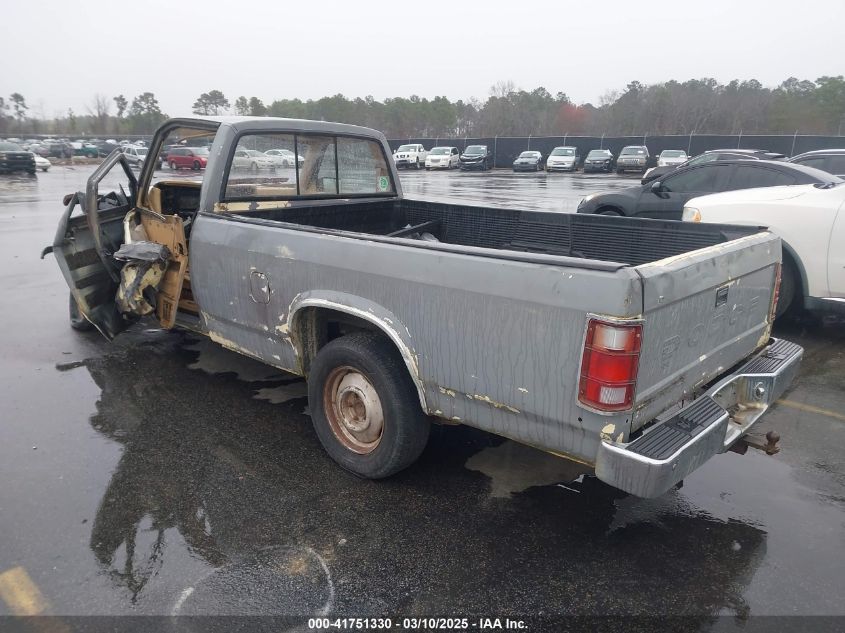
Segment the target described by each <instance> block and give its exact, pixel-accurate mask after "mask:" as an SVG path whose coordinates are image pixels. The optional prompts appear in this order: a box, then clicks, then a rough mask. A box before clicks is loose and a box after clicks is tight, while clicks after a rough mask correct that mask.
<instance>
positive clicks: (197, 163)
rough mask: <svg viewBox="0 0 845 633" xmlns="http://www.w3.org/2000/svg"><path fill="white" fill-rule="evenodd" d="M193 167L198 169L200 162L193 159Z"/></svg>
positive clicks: (195, 169)
mask: <svg viewBox="0 0 845 633" xmlns="http://www.w3.org/2000/svg"><path fill="white" fill-rule="evenodd" d="M193 168H194V171H199V170H200V162H199V161H198V160H195V161H194V164H193Z"/></svg>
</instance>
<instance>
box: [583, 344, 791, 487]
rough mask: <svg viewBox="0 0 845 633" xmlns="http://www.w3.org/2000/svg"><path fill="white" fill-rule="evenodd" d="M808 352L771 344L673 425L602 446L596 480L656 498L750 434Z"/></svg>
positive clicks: (672, 420)
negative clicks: (623, 441) (630, 439)
mask: <svg viewBox="0 0 845 633" xmlns="http://www.w3.org/2000/svg"><path fill="white" fill-rule="evenodd" d="M803 354H804V350H803V348H801V347H800V346H799V345H796V344H795V343H790V342H789V341H784V340H779V339H772V342H771V343H770V344H769V345H768V346H767V347H766V348H764V349H763V350H761V351H760V352H758V353H757V354H756V355H755V356H753V357H752V358H751V359H750V360H749V361H748V362H746V363H745V364H744V365H743V366H742V367H740V368H739V369H738V370H737V371H736V372H734V373H733V374H730V375H728V376H726V377H724V378H722V379H721V380H720V381H719V382H718V383H716V384H715V385H714V386H713V387H711V388H710V389H709V390H707V392H706V393H705V394H704V395H702V396H701V397H699V398H697V399H696V400H695V401H693V402H692V403H691V404H689V405H688V406H686V407H684V408H683V409H681V410H680V411H679V412H678V413H676V414H675V415H673V416H672V417H671V418H670V419H668V420H666V421H664V422H661V423H659V424H656V425H654V426H653V427H652V428H650V429H649V430H648V431H647V432H646V433H644V434H643V435H641V436H640V437H638V438H637V439H635V440H634V441H632V442H629V443H627V444H623V443H619V442H612V441H607V440H603V441H602V443H601V444H600V445H599V452H598V455H597V456H596V476H597V477H598V478H599V479H601V480H602V481H604V482H605V483H608V484H610V485H611V486H615V487H616V488H619V489H620V490H624V491H625V492H628V493H630V494H633V495H636V496H638V497H657V496H659V495H661V494H663V493H664V492H666V491H668V490H669V489H671V488H672V486H674V485H675V484H677V483H678V482H679V481H681V480H682V479H684V477H686V476H687V475H689V474H690V473H691V472H692V471H694V470H695V469H696V468H698V467H699V466H701V465H702V464H703V463H704V462H706V461H707V460H708V459H710V458H711V457H713V456H714V455H717V454H719V453H723V452H725V451H726V450H728V449H729V448H730V447H731V445H733V444H734V443H735V442H736V441H737V440H739V439H740V438H741V437H742V436H743V435H745V434H746V433H748V432H749V431H750V430H751V428H752V427H753V426H754V425H755V424H756V423H757V421H758V420H759V419H760V418H761V417H762V415H763V414H764V413H765V412H766V411H767V410H768V409H769V407H770V406H771V405H772V403H774V402H775V401H776V400H777V399H778V398H779V397H780V396H781V394H782V393H783V392H784V391H785V390H786V388H787V387H788V386H789V384H790V383H791V382H792V379H793V378H794V377H795V374H796V372H797V371H798V367H799V365H800V363H801V357H802V355H803Z"/></svg>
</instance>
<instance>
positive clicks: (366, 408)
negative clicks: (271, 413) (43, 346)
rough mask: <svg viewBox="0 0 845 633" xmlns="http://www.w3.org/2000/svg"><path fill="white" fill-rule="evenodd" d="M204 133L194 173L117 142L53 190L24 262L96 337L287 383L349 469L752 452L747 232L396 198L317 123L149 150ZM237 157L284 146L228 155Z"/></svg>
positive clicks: (770, 398)
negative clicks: (216, 351)
mask: <svg viewBox="0 0 845 633" xmlns="http://www.w3.org/2000/svg"><path fill="white" fill-rule="evenodd" d="M202 138H204V139H208V141H209V142H210V143H211V148H210V157H209V162H208V168H207V169H206V170H205V171H204V172H197V173H195V174H190V175H181V174H179V175H176V174H173V175H171V174H168V175H167V179H162V180H155V179H154V171H155V165H154V162H153V161H147V162H146V163H145V164H144V167H143V169H142V171H141V172H140V174H139V176H138V177H137V180H136V177H135V176H134V175H133V172H132V170H131V169H130V166H129V165H128V164H127V162H126V158H125V156H124V155H123V154H120V153H119V152H115V153H113V154H111V155H110V156H109V157H108V158H107V159H106V160H105V162H104V163H103V164H102V165H101V166H100V167H99V168H98V169H97V170H96V171H95V172H94V174H93V175H92V176H91V178H90V179H89V181H88V184H87V188H86V191H84V192H78V193H75V194H71V195H68V196H66V198H65V210H64V214H63V215H62V217H61V221H60V223H59V227H58V231H57V233H56V237H55V240H54V243H53V246H52V247H48V248H46V249H45V254H46V253H47V252H50V251H52V252H53V253H55V255H56V258H57V260H58V263H59V266H60V268H61V271H62V273H63V275H64V277H65V279H66V280H67V282H68V284H69V286H70V289H71V302H70V309H71V316H72V319H73V322H74V324H75V325H76V326H77V327H82V326H86V325H93V326H94V327H96V328H97V329H98V330H99V331H100V332H101V333H102V334H104V335H105V336H106V337H108V338H109V339H111V338H113V337H115V336H116V335H118V333H120V332H121V331H122V330H124V329H125V328H127V327H129V326H130V325H131V324H132V323H134V322H135V321H137V320H138V319H139V318H141V317H142V316H144V315H147V314H150V315H152V314H154V315H155V317H157V319H158V320H159V321H160V323H161V325H162V326H163V327H164V328H173V327H181V328H187V329H189V330H192V331H194V332H197V333H200V334H202V335H206V336H208V337H210V338H211V339H212V340H214V341H216V342H218V343H219V344H221V345H223V346H224V347H226V348H228V349H230V350H234V351H236V352H239V353H241V354H245V355H247V356H250V357H252V358H255V359H258V360H260V361H263V362H265V363H267V364H269V365H272V366H274V367H277V368H279V369H281V370H284V371H287V372H292V373H294V374H299V375H302V376H305V377H306V378H307V380H308V395H309V401H310V410H311V416H312V419H313V423H314V428H315V431H316V434H317V435H318V437H319V439H320V441H321V443H322V444H323V446H324V447H325V449H326V451H327V452H328V453H329V455H330V456H331V457H332V458H333V459H334V460H335V461H337V462H338V463H339V464H340V465H341V466H343V467H344V468H346V469H348V470H350V471H352V472H353V473H356V474H358V475H360V476H363V477H370V478H379V477H386V476H389V475H391V474H393V473H396V472H397V471H399V470H401V469H403V468H405V467H406V466H408V465H409V464H411V463H412V462H413V461H414V460H415V459H416V458H417V457H418V456H419V454H420V453H421V451H422V450H423V448H424V446H425V444H426V441H427V438H428V434H429V428H430V425H431V423H432V422H437V423H447V424H448V423H451V424H467V425H470V426H474V427H477V428H480V429H484V430H486V431H489V432H491V433H495V434H498V435H502V436H505V437H508V438H511V439H513V440H516V441H518V442H523V443H526V444H529V445H532V446H535V447H538V448H540V449H543V450H546V451H549V452H551V453H554V454H557V455H560V456H562V457H567V458H569V459H573V460H576V461H578V462H581V463H583V464H586V465H589V466H591V467H593V468H594V469H595V473H596V475H597V476H598V477H599V478H600V479H601V480H603V481H605V482H607V483H608V484H611V485H613V486H616V487H617V488H620V489H622V490H624V491H627V492H629V493H632V494H634V495H639V496H644V497H650V496H656V495H660V494H662V493H664V492H666V491H667V490H669V489H671V488H672V487H673V486H674V485H676V484H677V483H678V482H680V481H681V480H682V479H683V478H684V477H685V476H686V475H688V474H689V473H690V472H692V471H693V470H694V469H695V468H697V467H698V466H700V465H701V464H702V463H703V462H705V461H706V460H707V459H709V458H710V457H712V456H714V455H716V454H718V453H722V452H724V451H726V450H728V449H730V448H732V447H733V448H735V449H737V448H740V449H741V448H744V447H745V446H746V444H752V445H753V444H755V443H756V444H762V442H761V441H757V440H752V438H753V434H751V433H749V431H751V428H752V426H753V425H754V424H755V423H756V422H757V421H758V420H759V418H760V416H761V415H762V414H763V413H765V411H766V410H767V409H768V407H769V406H771V404H772V403H773V402H774V401H775V400H776V399H777V398H778V397H779V396H780V394H781V393H782V392H783V391H784V389H786V387H787V386H788V385H789V383H790V381H791V380H792V377H793V376H794V374H795V372H796V370H797V368H798V365H799V362H800V359H801V355H802V349H801V348H800V347H799V346H797V345H794V344H792V343H789V342H787V341H784V340H776V339H773V338H772V337H771V328H772V307H773V305H774V303H775V300H776V295H777V288H778V277H779V270H780V258H781V246H780V240H779V239H778V238H777V237H776V236H774V235H773V234H771V233H769V232H768V231H766V230H764V229H760V228H756V227H740V226H728V225H715V224H697V223H681V222H669V221H659V220H640V219H628V218H611V217H605V216H594V215H582V214H563V213H542V212H531V211H520V210H516V209H494V208H482V207H474V206H464V205H458V204H440V203H431V202H425V201H419V200H409V199H407V198H404V197H403V196H402V188H401V184H400V182H399V178H398V176H397V173H396V169H395V167H394V165H393V161H392V160H391V154H390V149H389V147H388V145H387V143H386V141H385V138H384V136H383V135H382V134H380V133H379V132H376V131H374V130H370V129H366V128H361V127H356V126H351V125H343V124H336V123H327V122H311V121H298V120H286V119H273V118H221V119H174V120H171V121H168V122H167V123H165V124H164V125H163V126H162V127H161V128H160V129H159V130H158V132H157V133H156V136H155V138H154V140H153V143H152V146H151V154H152V155H153V156H156V155H158V152H159V150H160V148H161V146H163V145H164V144H167V143H174V142H175V143H178V142H179V141H186V139H190V140H192V142H197V139H202ZM239 149H246V150H256V151H260V152H268V151H270V150H288V151H290V152H292V153H293V155H299V156H302V157H303V161H302V162H301V163H300V165H299V166H298V167H293V166H288V167H286V166H283V165H278V166H276V167H274V168H273V169H272V170H269V171H258V172H256V171H250V170H240V169H238V168H237V166H236V165H235V163H234V161H233V156H234V153H235V152H236V151H237V150H239ZM177 176H178V177H177ZM118 177H119V179H120V180H121V181H122V182H123V183H124V184H125V186H121V187H120V188H118V189H117V190H116V191H111V192H109V193H104V192H103V191H101V189H104V188H105V185H106V183H107V182H111V181H115V180H116V179H118ZM199 180H201V182H199ZM77 208H79V210H77ZM769 439H770V440H772V439H773V438H772V437H770V438H769ZM771 444H772V442H771V441H770V442H769V448H772V446H771Z"/></svg>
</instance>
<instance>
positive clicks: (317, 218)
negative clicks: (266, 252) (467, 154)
mask: <svg viewBox="0 0 845 633" xmlns="http://www.w3.org/2000/svg"><path fill="white" fill-rule="evenodd" d="M240 215H243V216H244V217H249V218H251V219H256V218H261V219H265V220H270V221H276V222H284V223H288V224H297V225H301V226H305V227H311V228H315V229H324V230H330V231H342V232H354V233H366V234H370V235H378V236H383V237H387V238H391V237H396V238H407V237H411V238H412V239H414V238H416V239H418V237H417V236H418V235H419V234H422V233H428V234H431V235H433V236H434V237H436V238H437V240H438V241H439V242H440V243H443V244H451V245H459V246H469V247H476V248H485V249H496V250H502V251H510V252H513V253H534V254H544V255H553V256H555V255H556V256H564V257H574V258H578V259H582V260H585V261H584V264H587V261H586V260H592V261H602V262H614V263H618V264H626V265H630V266H638V265H640V264H646V263H651V262H654V261H658V260H661V259H665V258H667V257H674V256H677V255H681V254H683V253H687V252H690V251H693V250H697V249H701V248H706V247H708V246H714V245H716V244H722V243H724V242H727V241H730V240H733V239H737V238H739V237H743V236H745V235H752V234H754V233H757V232H759V231H760V230H761V229H759V228H757V227H753V226H746V227H740V226H729V225H717V224H698V223H687V222H674V221H668V220H648V219H638V218H619V217H609V216H601V215H587V214H574V213H548V212H539V211H523V210H513V209H501V208H495V207H482V206H468V205H457V204H444V203H439V202H426V201H422V200H409V199H402V200H398V201H397V200H377V201H367V202H362V203H352V204H350V203H349V202H347V201H343V202H342V203H340V204H337V203H336V204H319V205H314V206H298V207H291V208H284V209H271V210H263V211H250V212H245V213H242V214H240ZM409 227H410V228H409ZM403 231H404V232H403Z"/></svg>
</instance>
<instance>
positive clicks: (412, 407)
mask: <svg viewBox="0 0 845 633" xmlns="http://www.w3.org/2000/svg"><path fill="white" fill-rule="evenodd" d="M344 370H354V372H356V373H357V374H359V375H361V376H363V377H364V378H365V379H366V380H367V381H368V383H369V384H370V385H371V386H372V388H373V389H374V390H375V393H376V394H377V397H378V401H379V404H380V406H381V411H382V412H383V416H382V419H383V426H382V428H381V432H380V434H379V436H378V438H377V440H375V442H376V443H375V446H374V447H372V448H370V446H369V445H367V446H366V447H358V450H354V449H353V448H350V445H351V444H354V443H355V440H354V439H350V438H349V435H348V433H346V437H345V438H344V433H345V432H344V430H343V428H342V427H340V426H339V424H338V421H339V420H338V416H339V412H340V406H338V407H337V408H335V407H332V402H337V403H339V402H342V401H343V396H342V394H341V395H337V390H336V389H337V388H336V387H333V385H335V384H337V383H336V380H337V373H338V372H342V371H344ZM346 375H347V376H348V375H349V374H346ZM353 375H354V374H353ZM344 380H346V378H345V377H344V378H343V380H341V382H340V383H339V385H340V386H342V385H343V381H344ZM351 392H352V390H347V392H346V393H347V394H348V393H351ZM353 397H355V396H354V395H353ZM361 401H362V400H361V399H360V398H358V399H357V400H356V402H361ZM308 402H309V407H310V410H311V421H312V423H313V424H314V430H315V432H316V433H317V437H318V438H319V440H320V443H321V444H322V445H323V448H324V449H325V450H326V452H327V453H328V454H329V456H330V457H331V458H332V459H333V460H334V461H336V462H337V463H338V464H339V465H340V466H342V467H343V468H345V469H346V470H348V471H350V472H352V473H354V474H355V475H358V476H359V477H364V478H367V479H381V478H384V477H389V476H390V475H393V474H395V473H397V472H399V471H400V470H403V469H404V468H407V467H408V466H410V465H411V464H412V463H413V462H415V461H416V460H417V458H418V457H419V456H420V453H422V451H423V449H424V448H425V445H426V443H427V442H428V434H429V428H430V423H429V421H428V418H427V417H426V415H425V413H424V412H423V410H422V408H421V407H420V402H419V399H418V397H417V391H416V388H415V387H414V384H413V382H412V381H411V378H410V376H409V375H408V370H407V368H406V367H405V364H404V362H403V361H402V358H401V357H400V355H399V353H398V352H397V350H396V348H395V347H394V346H393V345H392V344H391V342H390V341H389V340H387V339H386V338H385V337H384V336H382V335H380V334H377V333H374V332H357V333H354V334H349V335H347V336H342V337H340V338H337V339H334V340H333V341H331V342H329V343H328V344H327V345H326V346H325V347H323V349H321V350H320V351H319V353H318V354H317V357H316V358H315V359H314V361H313V363H312V364H311V371H310V373H309V376H308ZM343 406H344V407H347V406H349V407H353V405H346V404H344V405H343ZM354 406H357V405H354ZM327 407H329V408H330V409H331V411H329V412H328V413H327ZM365 411H366V409H365ZM366 413H367V415H366V416H365V419H367V420H369V411H366ZM355 414H356V415H358V410H357V409H355ZM340 417H343V416H342V415H340ZM332 420H334V426H333V422H332ZM368 424H369V422H368ZM338 428H339V429H340V430H337V429H338ZM362 451H366V452H362Z"/></svg>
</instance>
